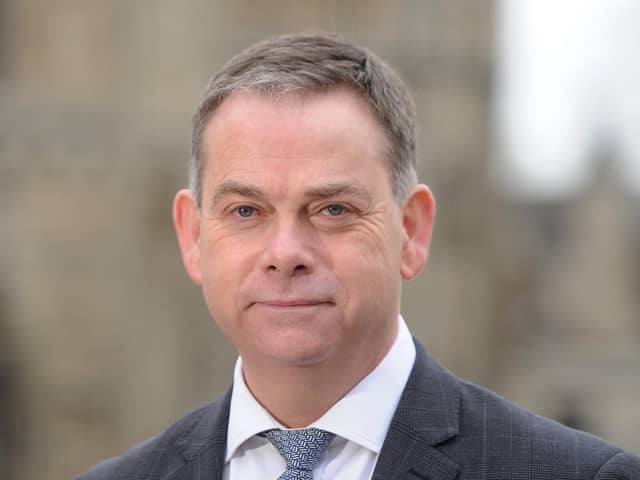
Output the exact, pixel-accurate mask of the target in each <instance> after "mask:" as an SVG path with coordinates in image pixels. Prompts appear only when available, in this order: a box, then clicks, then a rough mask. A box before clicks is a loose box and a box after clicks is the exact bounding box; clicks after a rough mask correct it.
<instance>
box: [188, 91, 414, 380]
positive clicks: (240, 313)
mask: <svg viewBox="0 0 640 480" xmlns="http://www.w3.org/2000/svg"><path fill="white" fill-rule="evenodd" d="M386 147H387V143H386V138H385V135H384V133H383V131H382V129H381V127H380V125H379V124H378V121H377V119H376V118H375V116H374V115H373V114H372V112H371V111H370V110H369V106H368V105H367V104H366V102H365V101H364V100H363V99H361V98H360V97H359V96H358V95H356V94H355V93H354V92H353V91H351V90H349V89H347V88H343V89H334V90H331V91H329V92H328V93H317V94H308V95H304V96H301V97H292V98H287V99H284V100H283V99H279V100H278V99H273V98H269V97H266V96H261V95H260V94H257V93H235V94H233V95H232V96H230V97H229V98H227V99H226V100H225V101H224V102H223V103H222V105H220V107H219V108H218V109H217V110H216V112H215V114H214V115H213V117H212V118H211V120H210V122H209V124H208V126H207V128H206V130H205V134H204V138H203V149H202V150H203V156H204V157H205V158H206V166H205V169H204V174H203V179H202V192H203V193H202V206H201V210H200V214H199V217H198V219H197V221H196V222H194V225H193V229H192V230H193V232H194V235H195V237H197V240H196V242H194V244H195V246H194V250H195V253H194V255H193V262H192V264H193V265H192V267H193V268H192V269H191V270H189V268H188V270H189V272H190V274H191V276H192V278H193V279H194V280H195V281H196V282H201V283H202V288H203V292H204V297H205V301H206V303H207V306H208V308H209V311H210V312H211V315H212V317H213V318H214V320H215V322H216V323H217V324H218V326H219V327H220V328H221V329H222V330H223V332H224V333H225V334H226V335H227V336H228V337H229V338H230V339H231V341H232V342H233V343H234V344H235V346H236V347H237V349H238V350H239V352H240V354H241V355H242V357H243V359H244V361H245V362H252V363H253V364H258V365H259V364H261V363H263V364H264V363H265V362H276V363H280V364H282V363H284V364H288V365H295V366H312V365H317V364H319V363H322V362H335V363H336V365H340V364H343V365H344V362H353V361H358V362H363V363H364V364H367V365H369V364H371V367H373V365H375V363H376V362H377V361H379V359H380V358H381V356H382V355H384V353H385V352H386V350H387V348H388V347H389V346H390V344H391V342H392V341H393V339H394V337H395V333H396V325H397V314H398V311H399V302H400V281H401V267H402V262H403V246H404V243H405V241H406V232H405V228H404V226H403V215H402V210H401V209H400V208H399V207H398V205H397V204H396V202H395V200H394V197H393V195H392V190H391V184H390V180H389V179H390V175H389V167H388V163H387V160H386V158H385V152H386V150H387V148H386ZM196 224H197V225H196ZM183 251H184V247H183ZM185 263H188V261H187V260H185Z"/></svg>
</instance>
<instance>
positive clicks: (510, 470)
mask: <svg viewBox="0 0 640 480" xmlns="http://www.w3.org/2000/svg"><path fill="white" fill-rule="evenodd" d="M460 385H461V387H460V417H459V418H460V424H459V432H458V435H459V436H458V440H459V442H456V443H458V446H457V447H456V448H455V451H457V452H458V455H459V454H460V453H462V454H463V456H464V460H462V458H461V464H464V463H467V464H469V463H471V464H475V465H476V467H477V468H482V470H483V471H485V472H486V469H487V468H498V469H502V470H504V471H503V472H502V474H505V473H506V474H507V478H527V479H529V478H540V476H541V475H542V476H544V475H547V476H548V475H549V474H552V476H551V477H549V478H555V479H565V478H567V479H576V480H578V479H580V480H582V479H584V480H587V479H588V480H592V479H598V480H599V479H605V478H606V479H618V480H623V479H640V460H638V458H637V457H635V456H633V455H630V454H627V453H625V452H624V451H623V450H622V449H621V448H618V447H615V446H613V445H611V444H609V443H607V442H605V441H604V440H602V439H600V438H598V437H596V436H594V435H591V434H589V433H586V432H582V431H579V430H574V429H572V428H569V427H566V426H564V425H562V424H560V423H558V422H556V421H554V420H551V419H548V418H545V417H542V416H539V415H536V414H534V413H531V412H529V411H527V410H524V409H523V408H521V407H518V406H517V405H515V404H513V403H511V402H510V401H508V400H506V399H504V398H502V397H500V396H499V395H497V394H495V393H493V392H491V391H489V390H486V389H484V388H482V387H480V386H478V385H475V384H472V383H469V382H464V381H461V382H460ZM456 456H457V455H456ZM625 471H626V472H627V473H626V474H625V473H624V472H625ZM599 472H600V473H599ZM495 473H499V472H495ZM520 474H522V475H520ZM488 478H493V477H491V476H488ZM496 478H500V477H496ZM545 478H546V477H545Z"/></svg>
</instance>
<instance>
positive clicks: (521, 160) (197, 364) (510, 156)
mask: <svg viewBox="0 0 640 480" xmlns="http://www.w3.org/2000/svg"><path fill="white" fill-rule="evenodd" d="M307 30H324V31H331V32H338V33H341V34H344V35H345V36H346V37H347V38H349V39H351V40H352V41H355V42H356V43H360V44H363V45H365V46H368V47H369V48H371V49H372V50H374V51H375V52H377V53H379V54H380V55H381V56H382V57H383V58H385V59H387V60H388V61H389V63H391V64H392V65H394V66H395V67H396V68H397V70H398V71H399V72H400V73H401V74H402V76H403V77H404V78H405V79H406V81H407V83H408V84H409V85H410V87H411V89H412V91H413V92H414V94H415V100H416V103H417V106H418V110H419V119H420V145H421V155H420V162H421V167H420V174H421V178H422V180H423V181H424V182H426V183H428V184H429V185H430V186H431V187H432V189H433V191H434V193H435V195H436V198H437V200H438V207H439V211H438V219H437V222H436V232H435V239H434V242H435V243H434V245H433V248H432V252H431V258H430V261H429V264H428V266H427V268H426V270H425V272H424V273H423V274H422V276H421V277H420V278H419V279H417V280H415V281H413V282H410V283H409V284H407V285H406V286H405V292H404V293H405V298H404V306H403V311H404V315H405V318H406V319H407V321H408V323H409V325H410V328H411V329H412V331H413V332H414V334H415V335H416V336H417V337H419V338H420V339H421V340H422V341H423V342H424V343H426V345H427V346H428V348H429V350H430V351H431V352H432V354H434V355H435V356H436V357H437V358H438V359H439V360H440V361H441V362H442V363H444V364H445V365H446V366H447V367H448V368H450V369H451V370H453V371H454V372H455V373H457V374H458V375H461V376H463V377H466V378H468V379H471V380H472V381H475V382H478V383H481V384H483V385H485V386H488V387H489V388H492V389H494V390H496V391H497V392H499V393H500V394H501V395H503V396H505V397H507V398H509V399H511V400H513V401H515V402H517V403H519V404H521V405H523V406H525V407H526V408H529V409H531V410H533V411H535V412H537V413H540V414H543V415H547V416H550V417H553V418H556V419H558V420H559V421H562V422H564V423H566V424H568V425H571V426H576V427H578V428H581V429H585V430H588V431H591V432H593V433H595V434H598V435H600V436H604V437H605V438H607V439H608V440H610V441H612V442H614V443H617V444H619V445H621V446H623V447H625V448H627V449H630V450H632V451H636V452H638V451H640V309H639V307H640V62H638V55H639V54H640V3H639V2H637V1H632V0H629V1H625V0H609V1H607V2H602V1H599V0H580V1H578V0H563V1H560V2H551V1H536V2H533V1H527V0H511V1H509V0H505V1H502V2H501V1H475V0H473V1H472V0H468V1H463V0H429V1H422V0H421V1H399V2H388V1H384V0H368V1H364V0H362V1H351V2H340V1H337V0H335V1H320V0H313V1H305V2H300V1H294V0H290V1H286V0H275V1H271V2H259V1H257V0H215V1H214V0H193V1H187V2H175V1H172V0H111V1H103V0H55V1H44V0H41V1H38V0H0V246H1V248H0V412H1V413H0V479H3V480H25V479H36V478H47V479H63V478H70V477H71V476H73V475H74V474H77V473H79V472H81V471H83V470H85V469H86V468H88V467H89V466H90V465H91V464H93V463H95V462H97V461H98V460H100V459H102V458H105V457H107V456H111V455H115V454H117V453H118V452H121V451H122V450H124V449H126V448H127V447H129V446H130V445H132V444H134V443H136V442H138V441H140V440H142V439H143V438H145V437H147V436H150V435H153V434H155V433H158V432H159V431H161V430H163V429H164V428H165V427H166V426H168V425H169V424H170V423H171V422H172V421H173V420H174V419H176V418H178V417H179V416H181V415H182V414H184V413H186V412H187V411H189V410H190V409H192V408H194V407H196V406H197V405H199V404H201V403H204V402H206V401H209V400H211V399H213V398H214V397H217V396H218V395H220V394H221V393H223V392H224V391H225V390H226V388H227V386H228V385H229V383H230V380H231V376H232V365H233V362H234V360H235V352H234V350H233V348H232V347H231V346H230V345H229V343H228V342H227V341H226V340H225V339H224V338H223V337H222V335H221V334H220V333H219V332H218V331H217V329H216V328H215V327H214V326H213V323H212V321H211V320H210V318H209V316H208V313H207V311H206V309H205V306H204V302H203V300H202V298H201V294H200V291H199V290H198V289H197V288H196V287H195V286H193V285H192V284H191V283H190V282H189V280H188V278H187V276H186V275H185V274H184V273H183V270H182V264H181V260H180V257H179V252H178V248H177V243H176V241H175V238H174V233H173V227H172V224H171V219H170V212H171V203H172V198H173V194H174V193H175V191H176V190H177V189H179V188H180V187H182V186H184V185H185V184H186V163H187V159H188V156H189V148H190V116H191V113H192V110H193V108H194V106H195V104H196V102H197V100H198V96H199V92H200V91H201V89H202V88H203V86H204V85H205V83H206V81H207V79H208V78H209V76H210V75H211V74H212V73H213V72H214V71H215V70H216V69H217V68H219V67H220V66H221V65H222V63H223V62H224V61H226V60H227V59H228V58H229V57H230V56H231V55H233V54H234V53H237V52H238V51H240V50H241V49H243V48H244V47H246V46H248V45H249V44H251V43H253V42H255V41H257V40H259V39H262V38H264V37H266V36H270V35H273V34H278V33H284V32H295V31H307Z"/></svg>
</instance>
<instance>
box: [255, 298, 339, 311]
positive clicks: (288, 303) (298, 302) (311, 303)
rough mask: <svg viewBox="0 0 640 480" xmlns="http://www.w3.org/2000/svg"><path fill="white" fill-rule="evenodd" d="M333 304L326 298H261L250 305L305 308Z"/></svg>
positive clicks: (292, 308) (275, 307)
mask: <svg viewBox="0 0 640 480" xmlns="http://www.w3.org/2000/svg"><path fill="white" fill-rule="evenodd" d="M328 305H332V302H328V301H325V300H309V299H292V300H260V301H256V302H252V303H251V305H249V306H250V307H253V306H261V307H267V308H272V309H281V310H303V309H305V308H315V307H320V306H328Z"/></svg>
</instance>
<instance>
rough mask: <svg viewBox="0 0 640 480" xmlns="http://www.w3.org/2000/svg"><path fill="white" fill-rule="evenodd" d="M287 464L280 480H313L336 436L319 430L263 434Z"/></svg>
mask: <svg viewBox="0 0 640 480" xmlns="http://www.w3.org/2000/svg"><path fill="white" fill-rule="evenodd" d="M260 436H262V437H265V438H266V439H268V440H269V441H270V442H271V443H272V444H273V446H274V447H276V449H277V450H278V452H280V455H282V457H283V458H284V460H285V462H287V469H286V470H285V471H284V473H283V474H282V475H280V476H279V477H278V480H313V469H314V467H315V466H316V464H317V463H318V460H320V457H321V456H322V454H323V453H324V451H325V450H326V449H327V447H328V446H329V444H330V443H331V440H333V437H335V435H334V434H333V433H330V432H325V431H324V430H320V429H319V428H305V429H303V430H280V429H277V428H274V429H273V430H267V431H265V432H262V433H261V434H260Z"/></svg>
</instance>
